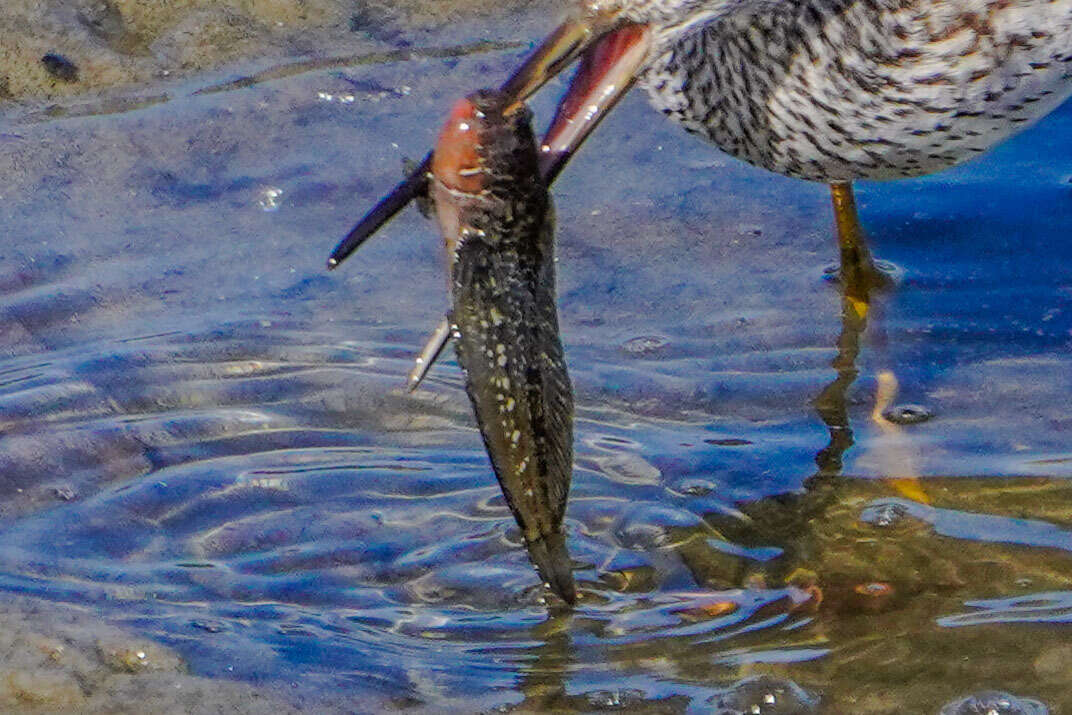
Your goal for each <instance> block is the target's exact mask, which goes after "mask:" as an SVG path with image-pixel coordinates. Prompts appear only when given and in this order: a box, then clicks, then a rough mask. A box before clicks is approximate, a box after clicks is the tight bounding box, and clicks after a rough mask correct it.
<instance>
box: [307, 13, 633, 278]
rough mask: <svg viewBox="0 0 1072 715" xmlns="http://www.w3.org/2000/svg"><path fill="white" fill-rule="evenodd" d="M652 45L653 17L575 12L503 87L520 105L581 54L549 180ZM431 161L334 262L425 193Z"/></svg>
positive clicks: (549, 162)
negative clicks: (631, 19)
mask: <svg viewBox="0 0 1072 715" xmlns="http://www.w3.org/2000/svg"><path fill="white" fill-rule="evenodd" d="M650 48H651V30H650V29H649V28H648V27H647V26H646V25H638V24H635V23H627V22H622V21H620V20H619V19H617V18H615V17H612V16H607V15H592V16H587V17H586V16H582V17H576V18H572V19H570V20H567V21H566V22H564V23H562V24H561V25H560V26H559V27H558V29H556V30H555V31H554V32H553V33H551V34H550V35H549V36H548V37H547V39H546V40H544V41H543V43H542V44H541V45H540V46H539V47H538V48H536V50H535V51H534V52H533V53H532V54H531V55H530V56H529V57H528V59H526V60H525V62H524V63H523V64H522V65H521V67H519V68H518V69H517V71H516V72H514V74H513V75H511V77H510V79H508V80H507V81H506V82H505V83H504V84H503V86H502V88H501V91H502V92H503V93H504V94H505V95H506V96H507V97H508V98H512V99H513V101H514V102H515V104H514V106H516V107H519V106H520V105H521V104H522V103H523V102H525V100H527V99H528V98H529V97H530V96H532V94H533V93H535V92H536V91H537V90H538V89H540V87H542V86H543V85H544V84H546V83H547V82H548V81H549V80H551V79H552V78H554V77H555V76H556V75H558V74H559V73H560V72H562V70H564V69H565V68H566V67H568V66H569V65H570V64H572V63H573V62H574V60H576V59H577V58H578V57H580V58H582V60H581V64H580V67H579V68H578V70H577V74H576V75H575V76H574V78H573V81H572V82H571V83H570V88H569V90H568V91H567V92H566V95H565V96H564V97H563V98H562V101H561V102H559V105H558V110H557V111H556V112H555V117H554V119H553V120H552V121H551V127H550V129H548V131H547V135H546V137H545V139H544V141H543V143H542V144H541V147H540V148H541V152H542V153H541V156H540V167H541V172H542V173H543V175H544V177H545V178H546V179H547V182H548V183H550V182H551V181H552V180H553V179H554V177H555V176H557V175H558V172H559V171H561V169H562V167H563V166H565V164H566V162H567V161H569V158H570V156H572V155H573V153H574V152H575V151H577V148H578V147H580V145H581V143H582V142H583V141H584V140H585V139H586V138H587V137H588V135H589V134H590V133H591V132H592V130H593V129H595V128H596V125H598V124H599V122H600V120H602V119H603V117H604V116H606V114H607V112H608V111H609V110H610V109H611V108H612V107H613V106H614V104H615V103H616V102H617V101H618V99H619V98H620V97H621V96H622V95H623V94H625V92H626V90H628V89H629V87H630V86H632V84H633V79H634V78H635V76H636V73H637V71H638V70H639V69H640V67H641V65H642V64H643V63H644V60H645V58H646V57H647V54H648V51H649V50H650ZM507 113H509V110H508V111H507ZM430 168H431V154H429V155H428V156H426V157H425V158H424V161H423V162H421V165H420V166H419V167H418V168H417V169H416V170H414V171H413V172H412V173H411V174H410V175H409V176H408V177H406V179H404V180H403V181H402V182H401V183H399V184H398V186H396V187H395V188H394V190H393V191H391V193H389V194H388V195H387V196H385V197H384V198H383V199H381V200H380V202H379V203H378V204H376V205H375V206H374V207H373V208H372V209H371V210H370V211H369V212H368V213H367V214H365V216H364V217H363V218H362V219H361V220H360V221H358V223H357V225H355V226H354V227H353V228H352V229H351V230H350V233H348V234H347V235H346V237H345V238H343V239H342V241H340V242H339V244H338V246H336V247H335V250H334V251H332V252H331V257H330V258H328V268H329V269H330V268H335V267H337V266H338V265H339V264H340V263H342V261H343V260H345V259H346V257H347V256H349V255H350V254H351V253H353V252H354V251H355V250H357V248H358V247H359V246H360V245H361V244H362V243H364V242H365V240H366V239H368V238H369V237H370V236H372V234H374V233H375V232H376V231H378V230H379V229H380V228H381V227H382V226H383V225H384V224H386V223H387V222H388V221H390V220H391V219H392V218H393V217H394V216H395V214H397V213H398V212H399V211H400V210H402V208H404V207H405V206H406V204H408V203H409V202H410V201H412V200H413V199H414V198H416V197H418V196H420V195H422V194H424V193H425V192H426V191H427V189H428V172H429V170H430Z"/></svg>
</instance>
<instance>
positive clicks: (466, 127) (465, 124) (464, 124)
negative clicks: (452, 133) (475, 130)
mask: <svg viewBox="0 0 1072 715" xmlns="http://www.w3.org/2000/svg"><path fill="white" fill-rule="evenodd" d="M458 129H459V130H461V131H463V132H467V131H469V122H458Z"/></svg>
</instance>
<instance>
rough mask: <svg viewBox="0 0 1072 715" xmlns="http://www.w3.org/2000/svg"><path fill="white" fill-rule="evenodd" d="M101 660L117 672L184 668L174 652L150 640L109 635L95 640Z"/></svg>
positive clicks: (170, 670) (178, 669)
mask: <svg viewBox="0 0 1072 715" xmlns="http://www.w3.org/2000/svg"><path fill="white" fill-rule="evenodd" d="M97 653H98V654H99V656H100V659H101V662H102V663H104V664H105V665H106V666H108V667H109V668H111V669H112V670H114V671H117V672H127V673H142V672H149V671H169V672H177V671H182V670H185V666H184V665H183V663H182V660H181V659H180V658H179V657H178V655H176V654H175V653H173V652H171V651H169V650H168V649H166V648H164V647H162V646H159V645H157V644H156V643H153V642H151V641H144V640H136V639H128V638H115V637H109V638H104V639H101V640H99V641H98V642H97Z"/></svg>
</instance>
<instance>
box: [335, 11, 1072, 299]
mask: <svg viewBox="0 0 1072 715" xmlns="http://www.w3.org/2000/svg"><path fill="white" fill-rule="evenodd" d="M578 58H580V66H579V69H578V71H577V73H576V75H575V76H574V79H573V81H572V83H571V86H570V88H569V90H568V91H567V92H566V94H565V96H564V97H563V99H562V101H561V102H560V104H559V107H558V110H557V112H556V115H555V118H554V119H553V120H552V123H551V127H550V129H549V130H548V132H547V135H546V137H545V139H544V141H543V143H542V146H541V150H542V161H543V166H544V172H545V175H546V176H547V178H548V180H551V179H553V178H554V177H555V175H557V173H558V171H559V170H560V169H561V168H562V166H563V165H564V164H565V163H566V161H568V159H569V158H570V156H571V155H572V154H573V152H575V151H576V149H577V148H578V147H579V146H580V144H581V143H582V142H583V141H584V139H585V138H586V137H587V136H588V134H589V133H590V132H591V131H592V129H593V128H594V127H595V126H596V125H597V124H598V123H599V121H600V119H602V117H603V116H605V114H606V113H607V112H608V111H609V110H610V109H611V107H613V105H614V104H615V102H616V101H617V100H618V99H619V98H620V97H621V96H622V95H623V94H624V93H625V91H626V90H628V89H629V87H630V86H631V85H632V84H633V82H634V81H635V80H639V81H640V84H641V85H642V86H644V87H645V88H646V89H647V91H648V94H649V95H650V97H651V101H652V104H653V105H654V106H655V107H656V108H657V109H659V110H661V111H662V112H663V113H664V114H666V115H667V116H668V117H670V118H671V119H673V120H675V121H677V122H679V123H680V124H682V125H683V126H684V127H685V128H686V129H687V130H688V131H690V132H694V133H696V134H698V135H700V136H702V137H704V138H705V139H707V140H709V141H710V142H712V143H713V144H714V145H715V146H717V147H718V148H720V149H722V150H723V151H724V152H726V153H728V154H730V155H732V156H734V157H737V158H739V159H743V160H745V161H747V162H750V163H752V164H755V165H756V166H760V167H763V168H765V169H768V170H770V171H774V172H776V173H779V174H784V175H786V176H793V177H797V178H801V179H806V180H811V181H820V182H824V183H826V184H828V185H829V186H830V190H831V196H832V199H833V205H834V212H835V217H836V225H837V231H838V239H839V244H840V246H841V253H842V270H843V271H860V272H862V273H864V274H870V275H874V270H873V268H872V266H871V262H870V259H869V257H868V255H867V251H866V248H865V246H864V244H863V242H862V236H861V231H860V226H859V221H858V218H857V215H856V207H855V202H854V199H853V193H852V183H851V182H852V181H854V180H856V179H880V180H881V179H897V178H905V177H913V176H922V175H925V174H929V173H933V172H936V171H940V170H942V169H946V168H948V167H950V166H953V165H955V164H958V163H960V162H963V161H966V160H968V159H970V158H972V157H974V156H977V155H978V154H980V153H982V152H985V151H986V150H987V149H989V148H991V147H993V146H995V145H996V144H998V143H1000V142H1001V141H1003V140H1005V139H1007V138H1009V137H1010V136H1012V135H1013V134H1015V133H1016V132H1018V131H1020V130H1022V129H1024V128H1025V127H1027V126H1028V125H1030V124H1031V123H1032V122H1033V121H1034V120H1037V119H1039V118H1040V117H1042V116H1044V115H1046V114H1047V113H1049V112H1050V111H1052V110H1053V109H1055V108H1056V107H1057V106H1058V105H1060V104H1061V102H1062V101H1063V100H1064V99H1066V98H1067V97H1068V95H1069V94H1070V93H1072V0H588V1H587V2H582V3H579V5H578V6H577V7H576V8H575V9H574V11H573V12H572V13H571V14H570V15H569V17H568V18H567V19H566V20H565V21H564V22H563V23H562V24H561V25H560V26H559V27H558V29H556V30H555V31H554V32H553V33H552V34H551V35H550V36H549V37H548V38H547V39H546V40H545V41H544V42H543V44H542V45H540V47H539V48H537V49H536V50H535V51H534V52H533V54H532V55H531V56H530V57H529V58H528V59H527V60H526V61H525V63H524V64H523V65H522V66H521V67H520V68H519V69H518V70H517V72H516V73H515V74H514V75H513V76H512V77H511V78H510V79H509V80H507V82H506V83H505V84H504V85H503V88H502V89H503V91H504V92H505V93H506V94H507V95H508V96H511V97H514V98H516V100H517V101H518V102H522V101H524V100H525V99H526V98H527V97H529V96H530V95H531V94H532V93H533V92H535V91H536V90H537V89H539V88H540V87H541V86H542V85H543V84H544V83H545V82H547V81H548V80H549V79H551V78H552V77H554V76H555V75H556V74H558V73H559V72H561V71H562V70H563V69H565V68H566V67H568V66H569V65H570V64H572V63H573V62H574V61H575V60H577V59H578ZM429 166H430V164H429V163H428V161H427V160H426V162H425V163H424V164H422V165H421V166H420V167H419V168H418V169H417V170H416V171H415V172H414V173H413V174H412V175H411V176H410V177H409V178H408V179H407V180H406V181H404V182H403V183H402V184H400V185H399V186H398V187H397V188H396V189H395V191H394V192H392V193H391V194H390V195H389V196H387V197H386V198H385V199H384V200H383V201H381V202H380V204H378V205H377V206H376V207H375V208H374V209H373V210H372V211H370V212H369V214H367V215H366V216H365V218H364V219H362V221H361V222H359V223H358V224H357V225H356V226H355V227H354V229H353V230H352V231H351V232H350V234H349V235H348V236H347V237H346V238H345V239H343V241H342V242H341V243H340V244H339V246H338V247H337V248H336V250H335V251H334V252H333V253H332V256H331V258H330V259H329V262H328V263H329V266H331V267H334V266H336V265H338V263H339V262H340V261H342V260H343V259H344V258H345V257H346V256H347V255H348V254H349V253H350V252H351V251H353V250H354V249H355V248H356V247H357V246H358V245H360V243H361V242H362V241H363V240H364V239H365V238H367V237H368V236H370V235H371V234H372V233H373V232H375V231H376V230H377V229H378V228H379V227H380V226H382V225H383V223H385V222H386V221H387V220H388V219H390V218H391V216H393V215H394V214H395V213H396V212H397V211H398V210H399V209H400V208H401V207H402V206H404V205H405V204H406V203H407V202H408V201H409V200H410V199H412V198H414V197H415V196H417V195H420V194H421V193H423V192H424V191H426V189H427V181H428V179H427V176H428V167H429ZM855 283H856V284H858V285H863V286H867V285H869V284H870V283H871V281H867V280H864V281H855Z"/></svg>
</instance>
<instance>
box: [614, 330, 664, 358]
mask: <svg viewBox="0 0 1072 715" xmlns="http://www.w3.org/2000/svg"><path fill="white" fill-rule="evenodd" d="M669 344H670V341H669V340H668V339H667V338H664V337H662V336H661V335H641V336H638V337H635V338H630V339H629V340H626V341H625V342H624V343H622V352H624V353H625V354H626V355H633V356H635V357H651V356H654V355H658V354H659V353H661V352H663V350H664V348H666V346H667V345H669Z"/></svg>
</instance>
